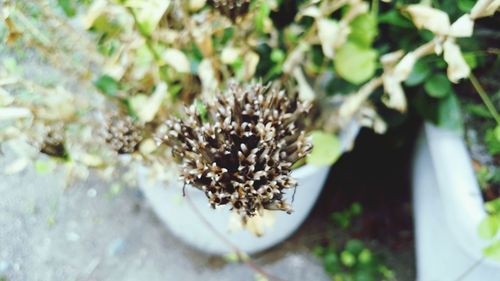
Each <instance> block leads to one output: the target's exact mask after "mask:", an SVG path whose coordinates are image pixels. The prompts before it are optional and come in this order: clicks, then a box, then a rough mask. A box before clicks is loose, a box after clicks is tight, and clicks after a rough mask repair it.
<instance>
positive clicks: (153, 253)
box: [0, 148, 328, 281]
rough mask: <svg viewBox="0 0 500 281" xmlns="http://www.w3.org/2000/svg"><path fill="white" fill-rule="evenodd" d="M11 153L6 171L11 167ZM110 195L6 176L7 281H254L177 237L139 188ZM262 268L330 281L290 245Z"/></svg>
mask: <svg viewBox="0 0 500 281" xmlns="http://www.w3.org/2000/svg"><path fill="white" fill-rule="evenodd" d="M4 150H5V148H4ZM4 152H5V155H4V156H2V157H0V171H3V170H4V168H5V167H6V165H8V163H10V162H11V161H12V155H11V153H10V152H9V151H4ZM91 178H92V177H91ZM108 191H109V184H107V183H104V182H101V181H99V180H95V179H90V180H88V181H86V182H81V183H78V184H76V185H74V186H70V187H68V188H66V189H65V188H64V187H63V180H62V173H61V171H56V172H55V173H52V174H38V173H37V172H35V171H34V169H32V168H29V169H27V170H25V171H23V172H22V173H20V174H16V175H9V176H6V175H1V176H0V195H1V199H0V280H2V278H4V279H5V280H8V281H23V280H26V281H32V280H33V281H38V280H40V281H59V280H60V281H72V280H82V281H84V280H89V281H90V280H117V281H129V280H130V281H136V280H151V281H154V280H254V279H255V272H253V271H252V270H251V269H249V268H248V267H247V266H245V265H242V264H235V263H227V262H225V261H224V260H223V259H221V258H217V257H212V256H208V255H205V254H203V253H199V252H197V251H195V250H192V249H191V248H189V247H188V246H186V245H184V244H183V243H182V242H180V241H179V240H177V239H176V238H174V237H172V235H171V234H170V233H169V231H168V230H166V229H165V228H164V227H163V226H162V224H161V223H160V222H159V221H158V219H157V218H156V217H155V215H154V213H153V212H152V211H151V210H150V209H149V207H148V205H147V202H145V201H144V200H143V199H142V197H141V196H140V194H139V192H138V191H137V190H136V189H135V188H133V187H132V188H127V189H125V190H124V191H123V192H121V193H119V194H118V195H115V196H112V197H110V196H109V194H108ZM285 248H286V249H285ZM293 248H295V249H293ZM256 262H257V263H258V264H261V265H262V267H263V269H265V270H266V271H268V272H269V273H271V274H273V275H276V276H279V277H280V278H282V279H284V280H328V277H327V276H326V275H325V273H324V272H323V268H322V266H321V265H320V264H319V262H318V261H317V260H316V259H315V258H314V257H313V256H312V255H311V254H310V253H309V252H308V251H307V249H306V248H305V247H303V246H302V247H301V245H295V246H294V247H292V248H291V247H290V243H288V244H287V243H285V244H284V245H282V246H280V247H277V248H275V249H273V250H272V251H270V252H268V253H265V254H264V255H261V256H260V257H258V258H256ZM2 281H3V280H2Z"/></svg>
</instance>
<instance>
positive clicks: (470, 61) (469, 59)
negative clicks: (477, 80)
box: [463, 52, 477, 69]
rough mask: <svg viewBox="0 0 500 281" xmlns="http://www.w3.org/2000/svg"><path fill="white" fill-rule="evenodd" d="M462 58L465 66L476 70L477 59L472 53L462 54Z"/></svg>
mask: <svg viewBox="0 0 500 281" xmlns="http://www.w3.org/2000/svg"><path fill="white" fill-rule="evenodd" d="M463 57H464V59H465V62H466V63H467V65H469V67H470V68H471V69H474V68H476V66H477V58H476V55H475V54H474V53H473V52H468V53H463Z"/></svg>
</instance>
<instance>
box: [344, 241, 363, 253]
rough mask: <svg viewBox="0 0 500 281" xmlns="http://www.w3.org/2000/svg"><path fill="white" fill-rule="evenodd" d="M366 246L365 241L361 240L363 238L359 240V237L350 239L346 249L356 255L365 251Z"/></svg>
mask: <svg viewBox="0 0 500 281" xmlns="http://www.w3.org/2000/svg"><path fill="white" fill-rule="evenodd" d="M364 248H365V247H364V245H363V242H361V240H358V239H351V240H349V241H348V242H347V244H346V246H345V249H346V251H348V252H350V253H352V254H354V255H359V254H360V253H361V252H362V251H363V249H364Z"/></svg>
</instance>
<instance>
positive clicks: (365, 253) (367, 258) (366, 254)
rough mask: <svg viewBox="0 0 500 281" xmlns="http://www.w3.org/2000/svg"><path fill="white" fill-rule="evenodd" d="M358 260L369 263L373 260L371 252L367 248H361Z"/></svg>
mask: <svg viewBox="0 0 500 281" xmlns="http://www.w3.org/2000/svg"><path fill="white" fill-rule="evenodd" d="M358 260H359V262H360V263H363V264H368V263H371V262H372V260H373V255H372V252H371V251H370V250H369V249H363V250H362V251H361V253H359V256H358Z"/></svg>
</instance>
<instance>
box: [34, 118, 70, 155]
mask: <svg viewBox="0 0 500 281" xmlns="http://www.w3.org/2000/svg"><path fill="white" fill-rule="evenodd" d="M40 152H42V153H45V154H47V155H49V156H52V157H61V158H63V157H65V156H66V148H65V146H64V130H63V125H62V124H56V125H52V126H50V128H49V130H48V132H47V135H46V136H45V138H44V139H43V143H42V145H41V146H40Z"/></svg>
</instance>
